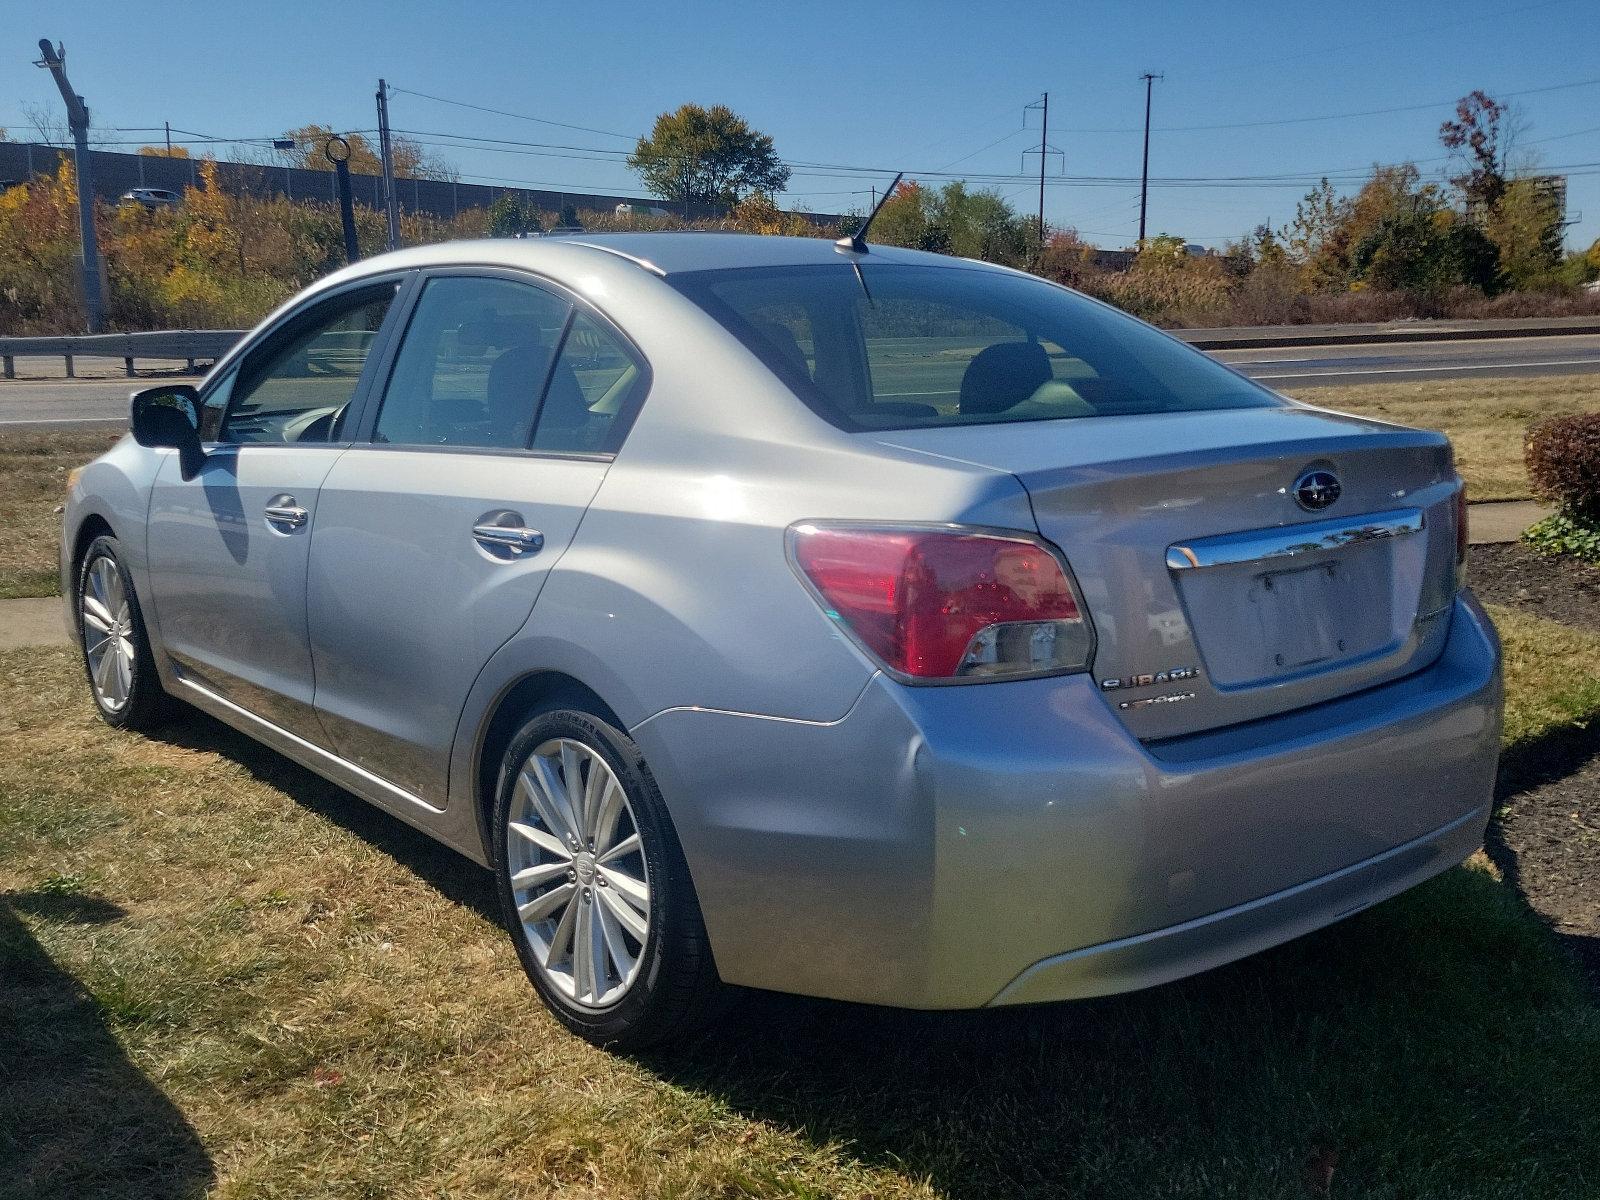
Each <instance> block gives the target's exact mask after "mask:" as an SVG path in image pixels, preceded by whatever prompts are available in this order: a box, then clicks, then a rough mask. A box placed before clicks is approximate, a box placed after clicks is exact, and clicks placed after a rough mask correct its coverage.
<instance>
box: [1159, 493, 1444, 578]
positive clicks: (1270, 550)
mask: <svg viewBox="0 0 1600 1200" xmlns="http://www.w3.org/2000/svg"><path fill="white" fill-rule="evenodd" d="M1422 527H1423V520H1422V510H1421V509H1420V508H1406V509H1399V510H1396V511H1394V512H1385V513H1371V514H1368V515H1366V516H1362V517H1358V518H1356V519H1354V520H1350V519H1344V520H1338V521H1318V522H1316V523H1314V524H1309V525H1288V526H1285V527H1283V528H1281V529H1259V530H1251V531H1249V532H1247V533H1227V534H1223V535H1221V536H1220V537H1208V538H1201V539H1199V540H1198V541H1193V542H1183V543H1179V544H1176V545H1172V546H1168V547H1167V569H1168V570H1169V571H1195V570H1204V569H1205V568H1207V567H1233V566H1242V565H1247V564H1250V563H1268V562H1274V561H1276V560H1278V559H1285V558H1298V557H1300V556H1301V555H1305V554H1321V553H1324V552H1326V551H1329V550H1339V549H1342V548H1343V547H1345V546H1352V545H1355V544H1356V543H1358V542H1375V541H1381V540H1383V539H1386V538H1397V537H1405V536H1407V535H1409V534H1413V533H1421V532H1422Z"/></svg>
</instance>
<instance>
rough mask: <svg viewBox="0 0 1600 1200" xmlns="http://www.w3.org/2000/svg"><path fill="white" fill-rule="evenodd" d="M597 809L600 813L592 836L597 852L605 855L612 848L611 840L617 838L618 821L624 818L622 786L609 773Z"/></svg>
mask: <svg viewBox="0 0 1600 1200" xmlns="http://www.w3.org/2000/svg"><path fill="white" fill-rule="evenodd" d="M595 807H596V809H597V810H598V811H597V812H596V813H595V817H594V829H593V831H592V833H591V834H590V836H591V837H592V838H594V848H595V851H596V852H597V853H599V854H601V855H604V854H605V853H606V852H607V851H608V850H609V849H610V847H611V840H612V839H613V838H615V837H616V836H617V819H618V818H619V817H621V816H622V807H623V800H622V785H621V784H620V783H618V782H617V779H616V776H614V775H612V774H611V772H609V771H607V772H606V786H605V789H604V791H603V792H602V793H601V795H600V798H599V800H598V802H597V803H596V805H595Z"/></svg>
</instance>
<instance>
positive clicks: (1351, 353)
mask: <svg viewBox="0 0 1600 1200" xmlns="http://www.w3.org/2000/svg"><path fill="white" fill-rule="evenodd" d="M1214 353H1215V355H1216V357H1217V358H1219V359H1220V360H1221V361H1223V362H1225V363H1228V364H1229V365H1231V366H1234V367H1237V368H1238V369H1239V370H1241V371H1243V372H1244V373H1245V374H1246V375H1249V376H1250V377H1251V378H1253V379H1259V380H1261V381H1262V382H1263V383H1266V384H1268V385H1269V386H1271V387H1273V388H1277V389H1279V390H1287V389H1291V388H1305V387H1324V386H1334V385H1343V386H1348V385H1351V384H1365V383H1407V382H1416V381H1421V380H1428V379H1472V378H1476V377H1490V376H1497V377H1507V376H1510V377H1519V378H1522V377H1529V376H1535V375H1580V374H1596V373H1600V335H1595V334H1577V335H1571V336H1563V337H1539V338H1490V339H1484V340H1482V341H1477V340H1474V341H1450V342H1412V343H1409V344H1406V345H1374V346H1329V347H1325V348H1314V347H1310V348H1308V347H1303V346H1301V347H1285V348H1283V349H1281V350H1219V351H1215V352H1214ZM168 378H171V377H168ZM153 382H155V381H154V380H146V381H143V382H142V383H141V381H139V380H128V379H96V380H91V379H81V380H60V379H46V380H16V381H13V382H0V428H29V427H31V428H50V427H57V428H62V429H70V428H74V427H91V428H92V427H94V426H96V425H101V426H112V425H120V424H122V423H123V421H124V420H126V414H127V410H128V392H129V391H130V390H131V389H132V388H136V387H140V386H148V385H149V384H150V383H153Z"/></svg>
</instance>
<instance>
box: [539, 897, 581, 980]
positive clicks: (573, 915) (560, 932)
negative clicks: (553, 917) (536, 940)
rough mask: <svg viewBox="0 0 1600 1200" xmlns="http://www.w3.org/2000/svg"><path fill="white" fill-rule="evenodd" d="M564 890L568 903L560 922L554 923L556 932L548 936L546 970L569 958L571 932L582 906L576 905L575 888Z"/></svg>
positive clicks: (570, 952)
mask: <svg viewBox="0 0 1600 1200" xmlns="http://www.w3.org/2000/svg"><path fill="white" fill-rule="evenodd" d="M566 890H567V892H568V895H569V897H570V903H569V904H568V905H567V907H566V910H565V911H564V912H563V913H562V914H561V920H559V921H557V922H556V931H555V932H554V933H552V934H551V935H550V949H549V951H548V952H547V953H546V954H545V959H544V965H545V969H546V970H548V969H549V968H550V967H551V965H552V964H554V963H557V962H560V961H561V960H562V959H563V958H570V957H571V954H572V930H573V926H574V925H575V924H576V922H577V919H578V909H580V908H581V907H583V906H582V905H581V904H579V903H578V899H577V889H576V888H573V887H571V886H570V885H569V886H568V888H567V889H566Z"/></svg>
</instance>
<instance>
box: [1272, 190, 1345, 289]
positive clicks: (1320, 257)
mask: <svg viewBox="0 0 1600 1200" xmlns="http://www.w3.org/2000/svg"><path fill="white" fill-rule="evenodd" d="M1350 208H1351V204H1350V201H1349V200H1348V199H1346V198H1345V197H1343V196H1340V195H1339V194H1338V193H1337V192H1336V191H1334V187H1333V184H1331V183H1329V182H1328V179H1327V177H1326V176H1324V177H1323V179H1322V181H1321V182H1320V183H1318V184H1317V186H1316V187H1314V188H1312V189H1311V190H1310V191H1309V192H1307V193H1306V194H1305V195H1304V196H1303V197H1302V198H1301V199H1300V201H1299V203H1297V204H1296V205H1295V206H1294V220H1293V221H1291V222H1289V224H1288V226H1287V227H1286V228H1284V230H1283V231H1282V233H1281V235H1280V236H1281V238H1282V242H1283V250H1284V254H1285V255H1286V257H1287V258H1288V260H1289V261H1290V262H1292V263H1293V264H1294V265H1295V266H1296V267H1298V268H1299V269H1300V275H1301V278H1302V279H1303V280H1304V282H1305V286H1306V287H1308V288H1310V289H1311V290H1312V291H1322V290H1327V289H1331V288H1338V287H1343V286H1344V284H1345V282H1346V280H1347V278H1348V276H1349V273H1350V249H1351V246H1350V236H1349V229H1348V225H1349V219H1350Z"/></svg>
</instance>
